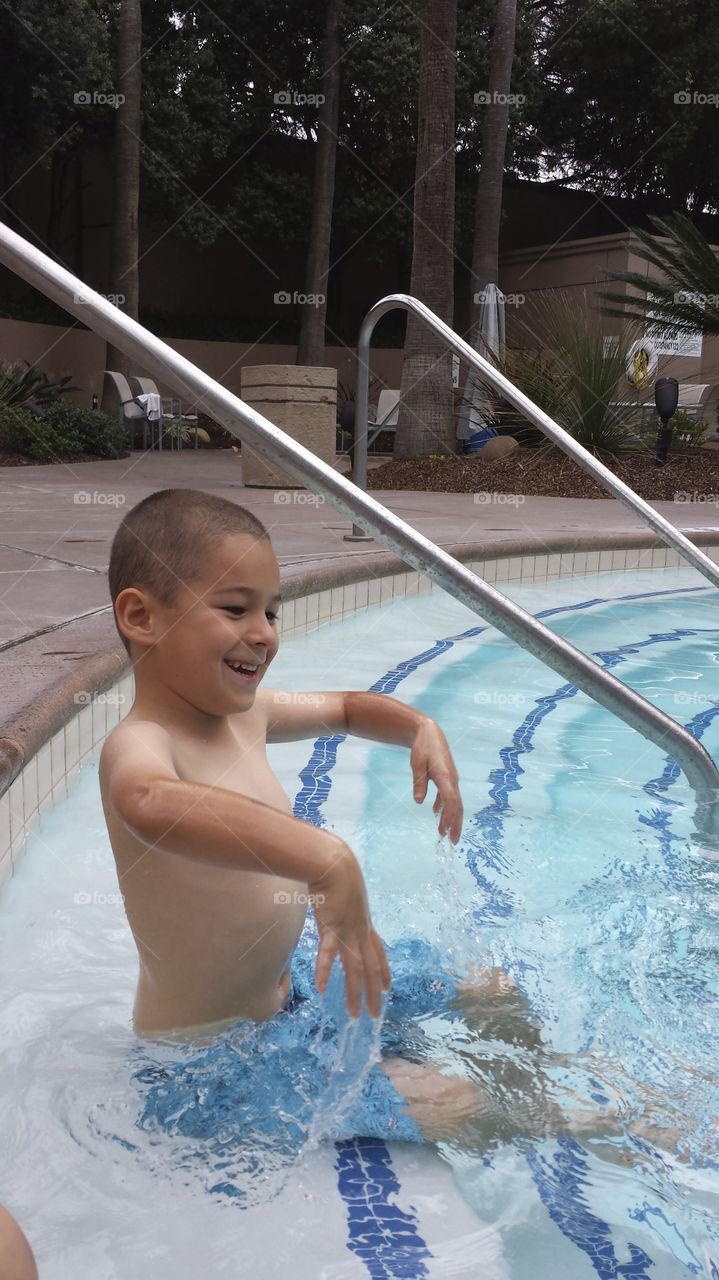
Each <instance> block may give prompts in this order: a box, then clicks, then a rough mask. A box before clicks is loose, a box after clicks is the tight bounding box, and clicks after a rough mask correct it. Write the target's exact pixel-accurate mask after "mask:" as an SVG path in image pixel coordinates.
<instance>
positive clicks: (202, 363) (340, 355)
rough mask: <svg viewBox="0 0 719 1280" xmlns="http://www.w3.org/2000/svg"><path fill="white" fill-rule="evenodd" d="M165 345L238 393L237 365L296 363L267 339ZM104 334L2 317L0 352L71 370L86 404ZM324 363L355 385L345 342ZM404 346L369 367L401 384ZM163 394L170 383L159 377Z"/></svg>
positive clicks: (97, 385) (96, 382)
mask: <svg viewBox="0 0 719 1280" xmlns="http://www.w3.org/2000/svg"><path fill="white" fill-rule="evenodd" d="M165 341H166V342H167V343H168V345H169V346H171V347H173V348H174V349H175V350H176V351H179V352H180V354H181V355H183V356H185V357H186V359H187V360H191V361H192V363H193V364H196V365H198V366H199V367H200V368H201V369H204V371H205V372H206V373H208V374H209V375H210V377H211V378H215V379H216V380H217V381H218V382H220V383H222V385H223V386H224V387H227V388H228V390H230V391H233V392H234V393H235V394H236V395H239V394H240V385H241V370H242V368H243V366H244V367H248V366H251V365H266V364H278V365H285V364H294V362H295V359H296V356H297V348H296V347H294V346H278V345H274V344H270V343H249V342H205V341H194V340H191V339H185V338H177V339H174V338H165ZM105 349H106V344H105V340H104V338H100V337H98V336H97V334H94V333H91V332H90V331H89V330H87V329H77V328H72V327H71V325H70V324H69V325H68V327H67V329H65V328H63V327H62V326H60V325H49V324H31V323H29V322H27V321H24V320H1V319H0V357H1V358H2V359H4V360H10V361H24V360H28V361H29V362H30V364H34V365H37V366H38V368H40V369H42V370H43V371H44V372H45V373H47V374H54V375H56V376H58V377H60V376H62V375H63V374H66V373H69V374H71V375H72V380H73V382H74V383H75V385H76V386H78V387H79V388H80V391H79V392H77V393H75V394H74V395H73V396H72V399H73V400H76V401H77V403H78V404H85V405H90V404H91V403H92V396H93V393H95V394H96V395H97V397H98V400H99V399H101V398H102V383H103V373H104V369H105ZM325 363H326V364H327V365H328V366H330V367H331V368H333V369H336V370H337V381H338V383H342V384H344V385H345V386H348V387H354V384H355V377H356V364H357V361H356V357H355V354H354V352H351V351H349V350H348V349H347V348H346V347H327V349H326V352H325ZM401 369H402V352H401V351H397V350H390V349H383V348H377V349H376V350H374V351H373V353H372V373H373V374H374V375H375V376H377V377H379V378H380V379H381V380H382V382H383V383H384V385H385V386H387V387H399V379H400V373H401ZM136 372H137V373H138V374H139V375H142V374H145V373H146V374H147V375H148V376H149V377H152V376H153V375H152V372H151V370H149V369H148V370H145V369H140V368H138V369H137V370H136ZM157 384H158V388H159V390H160V392H161V393H162V394H163V395H171V394H173V390H172V388H171V387H170V386H169V385H167V384H166V383H163V382H162V380H157Z"/></svg>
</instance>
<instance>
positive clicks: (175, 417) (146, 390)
mask: <svg viewBox="0 0 719 1280" xmlns="http://www.w3.org/2000/svg"><path fill="white" fill-rule="evenodd" d="M132 385H133V388H134V391H135V395H136V396H157V395H159V394H160V393H159V391H158V390H157V383H156V382H153V380H152V378H133V379H132ZM160 403H161V406H162V417H161V420H160V443H159V447H160V449H161V448H162V435H163V431H164V428H165V426H166V425H167V424H168V423H169V425H170V428H171V430H170V432H169V436H170V448H172V447H173V442H174V444H176V446H177V448H178V449H181V448H182V432H183V430H184V429H185V428H186V427H195V428H196V427H197V414H196V413H186V412H185V411H184V409H183V405H182V401H181V400H178V399H173V398H172V397H171V396H161V397H160ZM194 435H195V448H197V447H198V435H197V431H195V433H194Z"/></svg>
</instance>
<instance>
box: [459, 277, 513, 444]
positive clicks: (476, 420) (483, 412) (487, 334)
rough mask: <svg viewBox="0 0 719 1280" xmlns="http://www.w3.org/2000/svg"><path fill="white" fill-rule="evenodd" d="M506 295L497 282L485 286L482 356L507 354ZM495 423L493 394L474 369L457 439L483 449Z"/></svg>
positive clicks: (481, 312) (480, 334) (479, 346)
mask: <svg viewBox="0 0 719 1280" xmlns="http://www.w3.org/2000/svg"><path fill="white" fill-rule="evenodd" d="M504 344H505V324H504V294H503V293H502V291H501V289H499V288H498V287H497V285H496V284H488V285H485V287H484V289H483V290H482V302H481V305H480V309H479V332H478V337H477V340H476V342H475V348H476V350H477V352H478V354H479V355H481V356H484V357H485V358H486V359H488V360H491V359H492V356H494V357H499V358H500V359H501V357H502V356H503V354H504ZM491 424H492V394H491V390H490V389H489V387H487V385H486V383H484V382H482V380H481V378H480V377H479V375H477V374H475V373H473V372H472V371H471V370H470V372H469V374H468V375H467V381H466V382H465V384H464V396H463V400H462V405H461V408H460V411H459V418H458V420H457V439H458V440H469V441H470V442H471V448H470V451H471V452H474V451H475V450H476V449H481V448H482V447H483V445H484V444H486V442H487V440H489V439H491V437H492V436H496V434H497V432H496V430H495V429H494V427H493V426H492V425H491Z"/></svg>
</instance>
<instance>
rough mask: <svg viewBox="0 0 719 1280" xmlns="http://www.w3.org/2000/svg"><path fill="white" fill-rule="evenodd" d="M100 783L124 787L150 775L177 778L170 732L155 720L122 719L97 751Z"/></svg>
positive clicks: (145, 779) (148, 777)
mask: <svg viewBox="0 0 719 1280" xmlns="http://www.w3.org/2000/svg"><path fill="white" fill-rule="evenodd" d="M99 773H100V785H101V786H103V787H105V786H108V787H109V786H115V785H117V783H118V782H120V783H121V784H122V786H123V789H124V788H127V787H130V786H131V785H133V784H134V783H136V782H137V781H138V780H144V781H148V780H149V779H150V778H153V777H165V778H167V777H171V778H177V777H178V772H177V768H176V765H175V758H174V751H173V742H172V736H171V735H170V733H169V732H168V730H167V729H165V728H163V726H162V725H161V724H158V723H157V722H156V721H154V720H121V721H120V723H119V724H118V725H115V728H114V729H113V730H112V731H111V732H110V733H109V734H108V736H107V738H106V739H105V742H104V743H103V746H102V751H101V752H100V762H99Z"/></svg>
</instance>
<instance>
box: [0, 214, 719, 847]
mask: <svg viewBox="0 0 719 1280" xmlns="http://www.w3.org/2000/svg"><path fill="white" fill-rule="evenodd" d="M0 262H2V263H4V264H5V266H7V267H10V268H11V270H13V271H15V272H16V273H17V274H18V275H20V276H22V277H23V279H25V280H27V281H28V282H29V283H30V284H32V285H34V286H35V287H36V288H37V289H39V290H40V292H41V293H44V294H46V295H47V297H49V298H52V299H53V300H54V301H55V302H57V303H59V305H60V306H62V307H64V308H65V310H67V311H69V312H70V314H71V315H74V316H76V317H77V318H78V319H80V320H82V321H83V322H84V323H85V324H87V325H88V326H89V327H90V328H92V329H93V330H94V331H95V332H96V333H99V334H100V335H101V336H102V337H104V338H106V339H107V340H108V341H109V342H111V343H112V344H113V345H114V346H116V347H119V348H120V350H122V351H124V352H126V354H127V355H129V356H131V357H132V358H133V359H135V360H136V361H137V362H138V365H139V366H140V367H141V368H143V369H147V370H149V371H151V372H152V373H153V374H154V375H155V376H156V377H158V378H161V379H163V380H164V381H165V382H166V383H167V384H168V385H170V386H172V387H173V388H174V389H175V390H176V391H177V392H178V393H179V394H181V395H184V396H185V397H187V398H189V399H191V400H192V401H193V402H200V403H201V404H202V406H203V407H204V408H205V409H206V410H207V412H208V413H209V414H210V415H211V416H212V417H213V418H215V419H216V421H217V422H219V423H221V424H222V425H223V426H224V427H226V428H227V429H228V430H229V431H231V432H232V433H233V435H235V436H237V437H238V438H239V439H240V440H242V441H243V442H244V441H246V442H247V443H248V444H249V445H251V447H252V448H253V449H256V450H257V452H258V453H259V454H260V455H261V456H262V457H265V458H267V459H268V460H270V461H273V462H275V463H276V462H278V461H279V462H281V464H282V466H283V468H284V469H285V470H286V471H287V472H289V474H290V475H292V476H293V477H294V478H295V479H296V480H298V481H299V482H300V483H303V484H306V485H307V486H308V487H309V488H311V489H313V490H314V491H315V492H316V493H319V494H320V495H321V496H322V497H324V498H325V499H326V500H327V501H328V502H330V503H331V504H332V506H334V507H335V508H336V509H337V510H338V511H340V512H341V513H342V514H343V515H345V516H347V517H348V518H349V519H354V520H357V521H358V522H359V524H360V526H361V528H362V529H364V530H365V531H367V532H369V533H371V534H373V535H374V536H376V537H377V538H379V539H380V541H382V542H384V544H385V546H387V547H389V548H390V549H391V550H392V551H395V552H396V553H397V554H398V555H400V556H401V557H402V559H403V560H404V561H405V562H406V563H407V564H409V565H411V566H412V568H413V569H417V570H418V571H419V572H420V573H423V574H426V575H427V577H429V578H432V579H433V580H434V581H435V582H436V583H437V584H438V585H439V586H441V587H443V588H444V590H445V591H447V592H449V594H450V595H452V596H454V597H455V598H456V599H458V600H461V601H462V602H463V603H464V604H466V605H467V606H468V607H469V608H470V609H472V610H473V611H474V612H475V613H478V614H480V615H481V616H482V617H483V618H485V619H486V620H487V621H488V622H490V623H492V624H493V625H494V626H495V627H497V628H498V630H499V631H502V632H503V633H504V634H505V635H507V636H510V637H511V638H512V639H513V640H515V641H516V642H517V644H519V645H520V646H521V647H522V648H523V649H526V650H527V651H528V652H530V653H532V654H534V655H535V656H536V657H538V658H539V659H540V660H541V661H542V662H544V663H545V664H546V665H547V666H548V667H551V668H552V670H554V671H556V672H558V673H559V674H560V675H561V676H563V677H564V679H566V680H569V681H571V682H572V683H573V684H575V685H576V686H577V687H578V688H579V689H582V690H583V692H585V693H586V694H588V695H589V697H590V698H593V699H594V700H595V701H596V702H599V703H600V704H601V705H602V706H603V707H605V708H606V709H607V710H608V711H611V712H612V713H613V714H614V715H616V716H618V717H619V719H621V720H623V721H624V722H625V723H626V724H628V725H630V726H631V727H632V728H633V729H636V730H638V732H639V733H641V734H642V735H643V737H645V738H646V739H648V740H649V741H650V742H653V743H654V744H655V745H656V746H657V747H659V748H660V750H662V751H667V752H669V753H670V754H671V755H672V756H673V758H674V759H675V760H676V762H677V763H678V764H679V765H680V767H681V768H682V769H683V770H684V773H685V774H686V776H687V778H688V780H689V782H690V783H691V785H692V787H693V788H694V791H695V793H696V795H697V799H698V801H699V808H698V813H697V821H698V824H699V827H700V830H701V831H702V833H707V834H711V833H712V832H713V831H714V829H715V815H716V813H717V803H716V802H717V798H718V797H719V772H717V769H716V767H715V765H714V763H713V761H712V760H711V757H710V756H709V755H708V754H707V752H706V751H705V750H704V748H703V747H702V746H701V744H700V743H699V742H697V741H696V739H695V738H693V737H692V735H691V734H690V733H688V732H687V730H686V729H685V728H683V726H681V725H679V724H677V723H676V721H674V720H672V718H671V717H670V716H667V715H665V714H664V712H663V711H660V710H659V709H658V708H657V707H654V706H652V704H651V703H649V702H647V701H646V700H645V699H644V698H642V697H641V696H640V695H639V694H638V693H635V692H634V690H633V689H630V688H628V686H626V685H624V684H622V682H621V681H620V680H617V678H616V677H615V676H613V675H612V674H611V672H609V671H605V670H604V669H603V668H602V667H600V666H598V665H597V663H596V662H594V661H593V660H592V659H591V658H589V657H587V655H586V654H583V653H581V652H580V651H579V650H578V649H575V648H574V646H573V645H571V644H569V643H568V641H566V640H564V639H563V638H562V637H561V636H557V635H555V634H554V633H553V632H551V631H550V630H549V629H548V628H547V627H545V626H544V625H543V623H541V622H539V621H538V620H537V619H536V618H533V617H532V616H531V614H528V613H526V612H525V611H524V610H523V609H521V608H520V607H519V605H516V604H514V603H513V601H511V600H509V599H507V598H506V597H505V596H503V595H502V594H501V593H500V592H499V591H496V590H495V589H494V588H493V587H491V586H489V584H488V583H486V582H483V581H482V579H481V578H478V577H477V576H476V575H475V574H473V573H471V572H470V571H469V570H468V569H467V568H465V566H464V565H462V564H460V563H459V562H458V561H457V560H454V559H453V558H452V556H449V555H447V553H446V552H445V551H443V550H442V549H441V548H440V547H437V546H435V545H434V543H432V542H430V541H429V540H428V539H427V538H425V537H423V536H422V534H420V533H418V532H417V531H416V530H415V529H412V528H411V526H410V525H407V524H405V522H404V521H403V520H400V519H399V518H398V517H397V516H395V515H394V514H393V512H391V511H389V510H387V508H386V507H383V506H381V505H380V503H378V502H375V500H374V499H373V498H370V497H369V495H368V494H366V493H363V492H362V490H360V489H358V488H357V487H356V486H355V485H354V484H350V483H349V482H348V481H347V480H345V479H344V477H343V476H341V475H339V474H338V473H337V472H336V471H334V470H333V468H332V467H330V466H327V464H326V463H324V462H322V461H320V459H319V458H316V457H315V456H314V454H312V453H310V451H309V450H308V449H305V448H304V447H303V446H302V445H300V444H297V442H296V441H294V440H292V439H291V438H290V437H289V436H287V435H286V434H285V433H284V432H283V431H280V430H279V428H278V427H276V426H274V425H273V423H272V422H270V421H269V420H268V419H267V418H264V417H263V416H262V415H261V414H259V413H257V412H256V411H255V410H254V409H251V408H250V407H249V405H246V404H245V403H244V402H243V401H242V400H240V399H239V397H238V396H235V395H233V394H232V393H231V392H230V391H228V390H226V388H225V387H223V386H221V385H220V383H218V382H215V381H214V380H213V379H212V378H210V377H208V375H207V374H206V373H203V372H202V370H201V369H198V368H197V366H196V365H193V364H191V363H190V361H189V360H186V359H185V358H184V357H183V356H181V355H179V354H178V352H177V351H174V350H173V349H172V347H170V346H168V345H167V343H165V342H162V341H161V340H160V339H159V338H156V337H155V336H154V334H151V333H149V332H148V330H147V329H144V328H143V327H142V326H141V325H139V324H138V323H137V322H136V321H134V320H131V319H129V317H128V316H126V315H124V314H123V313H122V312H121V311H118V310H117V308H116V307H114V306H113V305H112V304H111V303H110V302H108V301H107V300H106V299H105V298H103V297H102V296H101V295H100V294H98V293H95V292H93V290H91V289H89V288H88V287H87V286H86V285H85V284H83V283H82V282H81V281H80V280H78V279H77V278H76V277H75V276H73V275H72V274H71V273H70V272H69V271H66V270H65V268H64V267H61V266H59V265H58V263H56V262H53V261H52V259H50V258H48V257H47V256H46V255H45V254H44V253H41V252H40V250H39V249H36V248H35V247H34V245H31V244H29V243H28V241H26V240H24V239H23V238H22V237H21V236H19V235H17V234H16V233H15V232H13V231H11V230H10V229H9V228H8V227H5V226H3V225H2V224H0ZM78 297H80V299H81V300H80V301H78ZM417 305H419V304H417ZM448 332H449V331H448Z"/></svg>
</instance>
